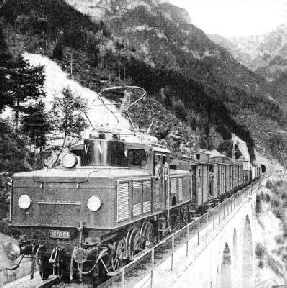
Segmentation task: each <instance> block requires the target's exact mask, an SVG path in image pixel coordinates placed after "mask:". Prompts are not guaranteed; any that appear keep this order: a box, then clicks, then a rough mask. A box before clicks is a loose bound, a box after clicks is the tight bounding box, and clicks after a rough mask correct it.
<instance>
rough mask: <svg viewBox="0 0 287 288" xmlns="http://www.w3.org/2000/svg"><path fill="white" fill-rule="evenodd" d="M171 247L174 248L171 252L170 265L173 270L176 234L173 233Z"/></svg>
mask: <svg viewBox="0 0 287 288" xmlns="http://www.w3.org/2000/svg"><path fill="white" fill-rule="evenodd" d="M171 246H172V247H171V249H172V252H171V267H170V270H171V271H172V270H173V253H174V234H172V236H171Z"/></svg>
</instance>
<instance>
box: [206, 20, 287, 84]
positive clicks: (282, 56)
mask: <svg viewBox="0 0 287 288" xmlns="http://www.w3.org/2000/svg"><path fill="white" fill-rule="evenodd" d="M210 38H211V39H212V40H213V41H214V42H215V43H218V44H219V45H221V46H222V47H224V48H226V49H227V50H228V51H229V52H230V53H231V54H232V55H233V57H234V58H235V59H237V60H238V61H239V62H240V63H241V64H243V65H245V66H246V67H248V68H249V69H251V70H252V71H254V72H256V73H257V74H258V75H261V76H262V77H264V78H266V79H268V80H269V81H272V80H276V79H278V78H279V77H280V76H281V74H282V72H285V71H286V70H287V53H286V48H287V25H286V24H283V25H280V26H278V27H277V28H276V29H274V30H272V31H270V32H267V33H266V34H263V35H253V36H248V37H232V38H230V39H225V38H224V37H218V36H217V35H216V36H215V35H210Z"/></svg>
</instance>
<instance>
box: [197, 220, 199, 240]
mask: <svg viewBox="0 0 287 288" xmlns="http://www.w3.org/2000/svg"><path fill="white" fill-rule="evenodd" d="M197 245H199V220H198V223H197Z"/></svg>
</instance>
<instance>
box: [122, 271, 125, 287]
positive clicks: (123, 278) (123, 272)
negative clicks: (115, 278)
mask: <svg viewBox="0 0 287 288" xmlns="http://www.w3.org/2000/svg"><path fill="white" fill-rule="evenodd" d="M124 287H125V267H123V268H122V288H124Z"/></svg>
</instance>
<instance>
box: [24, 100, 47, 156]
mask: <svg viewBox="0 0 287 288" xmlns="http://www.w3.org/2000/svg"><path fill="white" fill-rule="evenodd" d="M25 113H26V115H25V116H23V119H22V124H23V125H22V131H23V134H25V135H28V136H29V138H30V141H31V144H33V145H35V147H36V148H40V151H42V150H43V148H44V146H45V144H46V140H47V139H46V134H47V133H48V132H49V130H50V125H49V122H48V116H47V113H46V112H45V110H44V103H43V102H42V101H40V102H38V103H36V104H35V105H33V106H29V107H27V109H26V110H25Z"/></svg>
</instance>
